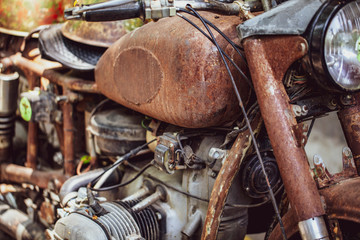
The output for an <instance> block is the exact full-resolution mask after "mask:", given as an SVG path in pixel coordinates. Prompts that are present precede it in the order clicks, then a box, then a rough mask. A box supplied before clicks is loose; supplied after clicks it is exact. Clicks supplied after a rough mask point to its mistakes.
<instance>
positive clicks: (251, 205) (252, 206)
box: [95, 163, 281, 208]
mask: <svg viewBox="0 0 360 240" xmlns="http://www.w3.org/2000/svg"><path fill="white" fill-rule="evenodd" d="M127 166H129V167H131V168H132V169H133V170H135V171H139V173H140V171H142V170H143V168H142V169H139V168H138V167H136V166H134V165H132V164H131V163H127ZM139 173H138V174H139ZM142 173H144V171H142ZM138 174H137V175H136V176H135V177H137V176H138ZM144 175H145V177H147V178H150V179H151V180H153V181H156V182H158V183H160V184H162V185H164V186H165V187H167V188H169V189H172V190H174V191H176V192H178V193H181V194H183V195H185V196H187V197H190V198H193V199H196V200H199V201H202V202H207V203H208V202H209V199H206V198H202V197H198V196H195V195H193V194H191V193H188V192H185V191H183V190H180V189H178V188H176V187H173V186H171V185H170V184H167V183H165V182H163V181H161V180H160V179H158V178H156V177H153V176H151V175H150V174H144ZM95 190H96V189H95ZM280 190H281V188H279V190H278V191H280ZM269 200H270V199H267V200H265V201H263V202H260V203H256V204H229V203H227V204H226V206H228V207H235V208H255V207H260V206H262V205H265V204H266V203H268V202H269Z"/></svg>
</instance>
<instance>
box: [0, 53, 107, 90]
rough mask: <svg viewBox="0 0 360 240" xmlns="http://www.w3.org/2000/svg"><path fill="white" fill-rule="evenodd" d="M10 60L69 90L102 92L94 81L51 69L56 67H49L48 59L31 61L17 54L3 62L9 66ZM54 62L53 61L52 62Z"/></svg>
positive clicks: (23, 68) (58, 65) (22, 68)
mask: <svg viewBox="0 0 360 240" xmlns="http://www.w3.org/2000/svg"><path fill="white" fill-rule="evenodd" d="M9 60H10V61H11V62H12V65H15V66H17V67H19V68H20V69H21V70H23V71H24V72H25V71H30V72H32V73H34V74H35V75H37V76H42V77H44V78H47V79H48V80H49V81H51V82H53V83H55V84H58V85H60V86H63V87H65V88H67V89H69V90H73V91H79V92H88V93H100V92H99V90H98V89H97V86H96V84H95V83H94V82H93V81H90V80H85V79H81V78H76V77H71V76H67V75H63V74H61V73H58V72H56V71H55V70H53V69H51V68H54V67H50V68H49V67H47V66H46V65H47V63H48V61H45V60H42V59H40V60H38V61H31V60H29V59H26V58H24V57H22V56H21V54H19V53H18V54H15V55H12V56H10V57H9V58H5V59H2V60H1V62H5V63H6V64H7V66H9ZM52 63H53V62H52ZM54 66H55V67H60V66H61V65H60V64H57V65H54Z"/></svg>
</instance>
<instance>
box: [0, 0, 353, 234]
mask: <svg viewBox="0 0 360 240" xmlns="http://www.w3.org/2000/svg"><path fill="white" fill-rule="evenodd" d="M187 4H189V5H187ZM248 4H251V7H250V6H249V5H248ZM248 4H245V3H243V2H235V3H224V2H217V1H215V2H212V1H210V2H207V3H204V2H181V1H180V2H173V1H169V2H157V1H149V2H146V1H145V2H130V1H129V2H128V1H110V2H106V3H105V4H98V5H90V6H80V7H76V8H74V9H70V10H68V11H67V12H66V14H65V15H66V16H67V18H69V19H85V20H88V21H105V20H119V19H124V18H133V17H141V18H143V19H144V20H145V19H159V18H163V17H169V16H174V15H176V13H177V12H178V14H177V17H172V18H165V19H161V20H159V21H157V22H151V23H148V24H146V25H145V26H143V27H141V28H139V29H137V30H136V31H134V32H132V33H128V34H127V35H125V36H123V37H121V38H120V40H118V41H116V42H115V43H113V42H112V41H110V42H106V40H107V39H108V38H105V39H100V40H99V39H98V38H97V37H100V36H101V35H105V34H104V33H106V36H109V35H112V34H109V29H115V28H116V27H114V26H110V27H109V28H108V29H106V28H104V29H100V27H95V29H97V30H100V32H101V33H102V34H94V32H92V31H93V30H92V31H91V32H92V33H93V35H95V36H96V38H95V40H94V39H91V38H90V37H89V35H88V33H84V35H82V36H80V37H79V33H76V34H74V33H73V32H74V31H76V29H78V28H77V27H76V25H75V26H73V28H72V29H71V28H70V27H67V26H53V27H49V28H46V29H44V30H42V31H41V32H40V38H39V43H40V51H41V53H42V56H43V57H46V58H48V59H52V60H56V61H58V62H60V63H62V65H63V66H67V67H71V68H73V69H77V71H72V72H69V71H68V70H67V69H64V68H61V65H58V64H56V63H49V62H45V61H44V59H42V58H39V57H38V56H37V54H36V50H35V51H34V50H33V47H31V44H32V43H34V42H37V41H36V40H34V39H26V41H27V44H26V45H25V47H23V51H22V52H23V53H22V54H14V55H11V54H8V55H11V56H10V57H8V58H4V59H2V64H3V68H2V69H3V70H2V71H3V72H4V73H5V74H4V75H3V78H2V82H1V83H2V85H1V86H2V87H1V90H2V92H3V93H6V94H3V96H4V97H3V101H2V103H3V104H4V105H3V106H2V108H1V110H2V112H1V113H2V116H3V117H2V119H3V121H2V123H3V124H2V130H4V131H3V132H2V139H5V140H3V141H2V143H3V144H2V148H1V149H2V151H3V152H4V154H2V155H1V156H2V158H3V159H4V161H6V160H8V159H9V158H11V157H12V161H13V162H14V163H18V164H19V165H15V164H8V163H3V164H2V165H1V178H2V180H3V181H11V182H15V183H16V182H17V183H23V182H27V183H30V185H26V184H25V185H22V186H21V187H19V186H18V185H4V188H5V190H4V191H3V193H4V194H3V196H4V204H3V205H2V206H3V207H4V213H3V214H2V215H1V216H2V223H1V226H2V227H3V228H4V231H6V232H7V233H9V234H10V235H12V236H14V237H15V236H19V238H23V239H26V238H30V239H32V238H37V237H41V236H40V235H41V231H40V230H39V228H41V227H42V226H46V227H47V228H48V230H47V231H46V233H47V234H48V237H49V238H52V239H77V238H82V239H93V238H94V236H96V238H97V239H101V238H104V239H108V238H111V237H113V238H115V239H125V238H127V239H128V238H134V239H141V238H145V239H160V238H163V239H175V238H179V237H180V236H182V237H184V238H194V239H195V238H200V235H201V234H202V238H203V239H215V238H216V237H217V238H218V239H225V238H226V239H233V238H234V239H235V238H236V239H237V238H243V237H244V235H245V233H246V232H248V233H249V232H256V231H267V237H269V238H270V239H281V238H288V237H291V236H292V235H293V234H295V232H297V231H299V229H300V233H301V235H302V238H303V239H327V238H329V237H330V238H336V237H341V236H342V235H343V234H342V233H341V231H340V229H341V230H342V232H343V233H344V237H346V236H347V235H346V234H348V235H350V236H352V237H354V236H355V235H356V234H357V233H356V229H354V228H352V226H353V225H352V224H353V223H351V222H359V213H358V211H357V209H358V207H359V206H358V205H359V204H358V202H359V201H358V199H359V196H358V193H357V192H356V191H354V189H356V186H357V182H358V179H357V178H353V177H356V176H357V171H356V167H355V164H354V159H353V156H352V154H353V153H354V156H355V162H356V161H357V157H356V156H358V153H357V149H358V147H357V143H358V131H357V130H356V129H357V126H358V124H357V122H358V121H357V118H358V117H357V116H358V114H357V113H358V111H357V110H356V109H357V108H358V98H357V95H356V91H357V89H358V81H357V80H358V68H359V61H358V60H357V58H358V57H357V56H358V55H357V54H356V53H357V51H358V50H357V49H358V48H357V42H358V38H359V33H358V30H357V29H358V27H359V26H358V25H357V24H358V18H359V7H358V2H357V1H349V2H335V1H329V2H326V3H322V2H321V1H289V2H286V3H284V4H282V5H280V6H278V7H276V8H274V9H273V10H271V11H268V12H266V13H263V14H261V15H260V16H257V17H255V18H253V19H251V20H247V21H245V22H244V20H246V19H250V18H252V17H253V15H252V14H251V13H250V12H249V10H251V9H253V10H254V9H257V8H258V7H259V4H258V3H257V2H249V3H248ZM260 6H263V8H264V9H265V10H267V9H268V8H270V7H271V4H269V3H268V2H265V1H264V2H263V3H262V5H260ZM197 10H207V11H208V12H204V13H201V15H198V12H197ZM209 11H215V12H216V13H209ZM223 14H227V15H232V14H233V15H234V14H235V15H238V14H239V15H240V16H241V18H239V17H238V16H226V15H223ZM204 17H205V19H204ZM341 17H342V18H341ZM284 19H286V20H287V21H284ZM342 19H347V20H348V21H342ZM203 23H204V24H203ZM241 23H242V24H241ZM213 24H214V25H215V26H217V28H219V29H220V30H221V31H222V32H220V31H215V32H216V33H215V34H214V36H213V35H212V33H211V32H210V31H208V29H207V28H206V27H204V26H210V27H211V28H212V29H215V30H217V29H216V27H215V26H214V25H213ZM239 24H241V25H239ZM237 26H238V27H237ZM194 27H195V28H197V30H196V29H195V28H194ZM236 28H238V29H237V30H236ZM343 29H345V30H344V31H343ZM120 32H121V31H120ZM238 34H239V35H240V37H241V40H242V42H241V44H242V46H243V48H242V47H240V46H239V44H240V42H239V40H238V38H237V35H238ZM90 35H91V34H90ZM119 35H121V33H120V34H119ZM119 35H117V36H116V37H115V38H118V37H119ZM203 35H205V37H204V36H203ZM84 36H85V37H84ZM222 37H224V38H222ZM207 38H208V39H207ZM209 40H210V41H209ZM343 40H344V41H343ZM236 42H237V43H236ZM112 43H113V44H112ZM109 45H111V47H109V49H107V50H106V48H107V47H108V46H109ZM10 46H12V47H13V46H14V45H11V44H10ZM15 49H16V48H15ZM6 50H9V48H6ZM16 50H17V49H16ZM16 50H15V51H16ZM340 50H341V51H340ZM104 52H105V53H104ZM244 52H245V56H244ZM103 53H104V54H103ZM340 53H341V54H340ZM101 55H102V57H101V59H100V61H99V62H97V61H98V59H99V57H100V56H101ZM245 59H246V61H245ZM229 63H230V64H229ZM339 63H341V64H339ZM49 64H51V66H50V67H49ZM95 64H96V69H95V82H93V81H92V79H91V78H92V77H93V75H92V74H91V73H90V74H89V73H86V72H85V71H91V70H92V69H94V67H95ZM227 64H229V66H228V65H227ZM13 70H17V71H18V72H20V75H23V76H25V77H26V79H27V82H28V83H29V88H30V89H34V90H33V91H30V92H24V90H23V89H22V90H21V92H23V93H22V94H21V101H20V103H19V106H20V114H21V116H22V117H23V119H25V120H26V121H29V122H28V123H27V124H26V128H27V132H28V135H27V139H28V141H27V151H26V163H25V165H26V167H22V166H20V164H22V163H24V161H22V158H21V157H19V156H21V154H20V151H21V148H20V149H16V148H17V146H19V145H16V144H15V149H16V154H15V153H13V154H12V152H11V151H12V150H11V149H12V148H11V142H12V141H11V139H12V135H13V128H14V127H13V126H14V112H15V108H14V103H15V102H16V98H17V97H16V92H17V88H18V79H19V74H18V73H13V74H11V73H10V72H11V71H13ZM249 73H250V74H249ZM341 74H342V75H341ZM250 76H251V81H250ZM39 77H42V79H39ZM39 80H41V81H39ZM20 82H21V81H20ZM25 82H26V81H25ZM25 85H26V84H25ZM20 86H21V87H23V84H20ZM37 86H39V87H40V89H35V87H37ZM252 89H254V91H253V90H252ZM254 92H255V93H256V97H255V95H254V94H253V93H254ZM9 93H11V94H9ZM104 96H106V97H107V98H110V99H112V100H114V101H115V102H117V103H120V104H121V105H118V104H115V103H113V102H110V101H109V100H108V99H107V98H104ZM238 102H239V103H240V104H237V103H238ZM123 106H125V107H127V108H124V107H123ZM259 108H260V111H261V117H262V119H263V120H264V123H265V127H266V130H265V128H264V127H263V126H262V125H261V122H262V121H261V120H260V115H259ZM129 109H132V110H135V111H136V112H133V111H131V110H129ZM338 110H340V111H339V117H340V120H341V122H342V126H343V130H344V133H345V136H346V138H347V141H348V144H349V147H350V148H345V149H344V151H343V163H344V169H343V171H342V172H341V173H339V174H335V175H331V174H329V173H328V172H327V170H326V168H325V166H324V164H323V162H322V160H321V158H320V157H315V158H314V164H315V169H314V170H313V172H314V174H313V176H312V175H311V173H310V172H309V166H308V163H307V159H306V155H305V152H304V150H303V147H304V145H305V144H306V139H307V137H308V135H309V133H310V131H308V130H307V129H306V125H304V124H302V123H301V122H303V121H305V120H309V119H311V120H312V121H314V119H315V118H317V117H320V116H322V115H323V114H326V113H328V112H330V111H338ZM138 112H140V113H142V114H145V115H147V116H150V117H152V119H148V118H145V117H143V115H141V114H139V113H138ZM44 122H46V123H51V124H44ZM23 124H24V123H23ZM250 126H251V127H250ZM5 130H6V131H5ZM55 132H56V134H55ZM55 139H58V141H56V140H55ZM155 141H156V143H155ZM57 142H58V143H57ZM145 142H146V143H145ZM270 142H271V144H270ZM43 144H46V146H48V147H47V148H46V149H45V150H46V151H43V150H41V151H40V149H44V148H39V145H43ZM57 144H59V147H57V146H56V145H57ZM146 146H149V148H150V149H152V151H153V152H154V153H152V152H149V151H140V150H142V149H143V148H145V147H146ZM38 150H39V151H38ZM58 150H60V151H58ZM118 156H121V157H118ZM152 159H154V161H151V160H152ZM88 162H89V163H88ZM87 163H88V164H89V165H88V167H87V168H85V167H84V168H85V169H83V165H85V164H87ZM75 165H77V169H76V167H75ZM119 165H121V168H120V169H119V168H117V167H118V166H119ZM153 165H155V166H157V168H159V169H160V170H161V171H159V170H158V169H156V168H151V167H152V166H153ZM90 168H96V170H92V171H89V169H90ZM55 169H60V170H59V171H56V170H55ZM54 170H55V171H54ZM76 170H77V172H78V174H79V175H78V176H75V177H71V178H69V179H68V180H67V181H66V182H65V183H64V181H65V179H64V176H63V173H65V177H70V176H72V175H74V173H75V171H76ZM82 171H85V172H86V173H83V174H80V173H81V172H82ZM145 171H146V172H145ZM237 173H238V174H237ZM280 174H281V178H282V182H283V183H284V187H285V191H284V189H283V187H282V182H281V179H280ZM313 178H314V179H315V181H316V183H315V181H314V180H313ZM349 178H353V179H351V180H347V179H349ZM120 179H121V180H120ZM344 180H347V181H344ZM120 181H121V182H120ZM119 182H120V183H119ZM34 186H35V187H34ZM86 186H87V187H86ZM60 187H61V188H60ZM318 189H321V190H320V193H319V191H318ZM6 192H14V193H13V194H9V193H7V194H5V193H6ZM103 192H105V193H106V194H102V193H103ZM94 193H100V196H97V195H96V197H95V196H94ZM320 195H321V197H322V198H321V197H320ZM14 196H15V198H14ZM104 197H105V198H106V199H105V198H104ZM14 199H15V200H14ZM118 199H122V200H121V201H119V200H118ZM288 199H289V200H288ZM321 199H322V200H321ZM99 201H100V202H101V203H99ZM5 202H6V204H5ZM289 202H290V204H291V207H290V208H289ZM271 205H273V207H274V210H272V208H271ZM9 206H12V207H14V209H13V208H10V207H9ZM55 211H57V214H55ZM24 212H27V213H28V214H27V215H26V214H24ZM70 213H71V214H70ZM259 213H260V214H261V220H259V218H258V215H259ZM10 216H11V218H10ZM272 216H275V217H274V218H273V217H272ZM56 217H59V220H57V218H56ZM281 217H282V219H283V220H282V221H281ZM56 220H57V221H56ZM339 220H340V221H339ZM343 220H346V221H343ZM348 221H350V222H348ZM25 222H26V223H31V224H25ZM38 223H41V225H42V226H41V225H40V224H38ZM55 223H56V224H55ZM54 224H55V226H54ZM24 225H25V227H24ZM201 229H202V230H201ZM281 230H282V231H281ZM354 230H355V231H354ZM201 231H202V233H201ZM285 232H286V234H285ZM37 234H38V235H39V236H35V235H37Z"/></svg>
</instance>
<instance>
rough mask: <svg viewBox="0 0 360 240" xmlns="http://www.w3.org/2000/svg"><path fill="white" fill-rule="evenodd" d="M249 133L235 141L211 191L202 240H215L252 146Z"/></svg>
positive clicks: (255, 124)
mask: <svg viewBox="0 0 360 240" xmlns="http://www.w3.org/2000/svg"><path fill="white" fill-rule="evenodd" d="M259 123H260V116H259V115H258V116H257V117H256V118H255V120H254V122H253V127H254V129H258V127H259V126H260V125H259ZM249 136H250V134H249V131H248V130H247V131H245V132H242V133H240V134H239V135H238V137H237V139H236V140H235V142H234V144H233V146H232V148H231V150H230V152H229V155H228V157H227V158H226V159H225V161H224V163H223V165H222V167H221V169H220V172H219V174H218V176H217V177H216V180H215V183H214V187H213V189H212V191H211V197H210V201H209V206H208V210H207V213H206V218H205V223H204V225H203V230H202V235H201V239H203V240H215V239H216V237H217V233H218V229H219V226H220V221H221V215H222V212H223V209H224V207H225V202H226V198H227V195H228V193H229V190H230V187H231V184H232V182H233V180H234V178H235V176H236V174H237V172H238V171H239V169H240V164H241V161H242V159H243V158H244V156H245V154H246V152H247V149H248V148H249V147H250V145H251V137H249Z"/></svg>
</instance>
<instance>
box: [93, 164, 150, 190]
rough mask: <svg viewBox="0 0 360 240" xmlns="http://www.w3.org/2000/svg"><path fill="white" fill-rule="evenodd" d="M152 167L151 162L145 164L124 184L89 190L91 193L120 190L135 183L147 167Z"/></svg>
mask: <svg viewBox="0 0 360 240" xmlns="http://www.w3.org/2000/svg"><path fill="white" fill-rule="evenodd" d="M153 165H154V163H153V161H151V162H150V163H148V164H146V165H145V166H144V167H143V168H142V169H141V170H140V171H139V172H138V173H137V174H136V175H135V176H134V177H133V178H132V179H130V180H128V181H126V182H124V183H119V184H115V185H112V186H109V187H102V188H91V187H89V189H90V190H92V191H96V192H104V191H110V190H113V189H115V188H120V187H124V186H126V185H128V184H130V183H132V182H133V181H135V180H136V179H137V178H138V177H140V176H141V175H142V174H143V173H144V172H145V171H146V170H147V169H148V168H149V167H152V166H153Z"/></svg>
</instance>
